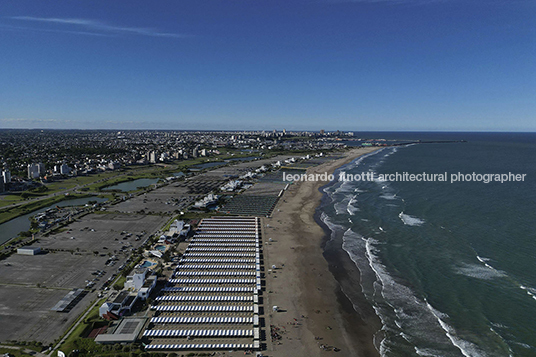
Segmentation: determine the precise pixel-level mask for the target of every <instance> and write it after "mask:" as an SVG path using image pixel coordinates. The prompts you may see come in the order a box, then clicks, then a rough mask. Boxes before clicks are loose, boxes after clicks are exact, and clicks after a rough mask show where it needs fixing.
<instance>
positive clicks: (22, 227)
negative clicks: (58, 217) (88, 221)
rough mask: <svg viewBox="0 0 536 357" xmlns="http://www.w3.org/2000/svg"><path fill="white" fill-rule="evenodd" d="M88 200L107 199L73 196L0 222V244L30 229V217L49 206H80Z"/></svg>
mask: <svg viewBox="0 0 536 357" xmlns="http://www.w3.org/2000/svg"><path fill="white" fill-rule="evenodd" d="M89 201H97V202H98V203H101V202H105V201H107V199H106V198H100V197H84V198H75V199H73V200H65V201H61V202H58V203H54V204H52V205H50V206H47V207H44V208H40V209H38V210H35V211H33V212H30V213H27V214H25V215H23V216H19V217H17V218H14V219H12V220H11V221H7V222H5V223H2V224H0V244H3V243H5V242H7V241H8V240H10V239H12V238H15V237H16V236H18V235H19V233H20V232H24V231H27V230H29V229H30V217H31V216H35V215H36V214H38V213H41V212H45V211H46V210H47V209H49V208H54V207H56V206H58V207H68V206H81V205H85V204H86V203H88V202H89Z"/></svg>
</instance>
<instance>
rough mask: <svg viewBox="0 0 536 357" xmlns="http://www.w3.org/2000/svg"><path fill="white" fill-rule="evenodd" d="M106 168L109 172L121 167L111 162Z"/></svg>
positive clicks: (115, 162)
mask: <svg viewBox="0 0 536 357" xmlns="http://www.w3.org/2000/svg"><path fill="white" fill-rule="evenodd" d="M108 167H109V168H110V170H117V169H119V168H120V167H121V164H120V163H118V162H117V161H112V162H110V163H109V164H108Z"/></svg>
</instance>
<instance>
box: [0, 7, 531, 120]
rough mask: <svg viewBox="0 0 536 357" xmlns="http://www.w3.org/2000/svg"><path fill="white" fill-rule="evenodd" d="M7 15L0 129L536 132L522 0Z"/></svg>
mask: <svg viewBox="0 0 536 357" xmlns="http://www.w3.org/2000/svg"><path fill="white" fill-rule="evenodd" d="M0 10H1V13H2V16H1V17H0V46H1V47H2V48H3V49H4V51H3V53H4V54H3V56H2V57H1V58H0V66H1V67H2V68H3V70H2V71H1V72H0V81H1V82H2V83H3V84H4V85H3V86H2V87H1V88H2V89H0V108H2V110H1V111H0V128H39V129H114V130H115V129H118V130H121V129H123V130H126V129H142V130H143V129H159V130H161V129H170V130H196V129H199V130H269V131H270V130H273V129H278V130H282V129H283V128H285V129H287V130H316V131H318V130H321V129H325V130H330V131H331V130H344V131H357V130H360V131H398V130H402V131H435V130H437V131H536V124H535V123H534V120H533V117H534V113H535V112H536V104H535V103H536V101H535V100H534V99H535V98H534V93H535V90H536V71H535V70H534V69H535V68H534V61H533V58H534V55H535V52H536V51H535V49H536V36H535V25H534V22H533V18H534V15H535V14H536V11H535V10H536V5H535V4H534V3H533V2H530V1H525V0H519V1H492V2H486V3H485V4H484V3H483V2H481V1H461V0H443V1H428V2H427V1H421V0H396V1H395V0H354V1H332V0H324V1H314V2H312V1H287V2H282V1H269V2H268V1H257V2H250V1H234V2H223V1H196V2H195V3H189V2H185V1H180V2H172V1H160V2H158V3H156V4H154V3H151V4H149V3H146V2H138V1H136V2H128V3H126V2H115V3H113V4H110V3H109V2H103V1H97V2H91V3H89V2H87V3H86V2H77V3H67V2H66V3H55V4H45V3H36V2H32V1H19V2H16V3H11V2H0Z"/></svg>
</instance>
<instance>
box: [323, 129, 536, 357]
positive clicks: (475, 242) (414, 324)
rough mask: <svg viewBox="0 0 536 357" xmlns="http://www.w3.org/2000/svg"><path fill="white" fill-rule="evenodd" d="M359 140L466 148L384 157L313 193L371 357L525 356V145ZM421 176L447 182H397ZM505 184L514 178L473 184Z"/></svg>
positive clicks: (534, 244) (528, 190) (529, 328)
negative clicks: (350, 274)
mask: <svg viewBox="0 0 536 357" xmlns="http://www.w3.org/2000/svg"><path fill="white" fill-rule="evenodd" d="M356 135H360V134H356ZM369 136H370V137H376V138H379V137H384V138H387V139H400V140H406V139H421V140H466V141H467V142H456V143H430V144H424V143H423V144H413V145H407V146H399V147H385V148H383V149H381V150H379V151H375V152H373V153H371V154H368V155H366V156H362V157H360V158H358V159H357V160H355V161H354V162H352V163H350V164H348V165H346V166H344V167H342V168H340V169H339V170H337V171H336V172H335V174H334V176H335V178H336V179H335V181H334V182H332V183H330V184H329V185H327V186H324V187H323V188H322V191H323V192H324V194H325V196H324V199H323V200H322V204H321V206H320V207H319V217H320V219H321V220H322V221H323V222H324V223H325V224H326V226H328V227H329V229H330V230H331V237H330V239H331V244H332V245H333V244H338V245H339V246H338V247H337V248H338V249H343V250H344V251H345V252H347V254H348V256H349V257H350V258H351V259H352V261H353V262H354V263H355V265H356V267H357V268H358V269H359V272H360V287H359V289H360V290H361V291H362V293H363V294H364V295H365V297H366V299H367V300H368V302H369V303H370V304H371V305H372V307H373V308H374V311H375V312H376V314H377V315H378V317H379V318H380V320H381V323H382V326H383V327H382V329H381V331H379V332H378V333H377V335H376V343H377V345H378V348H379V350H380V354H381V355H382V356H536V230H535V226H536V134H533V133H531V134H521V133H440V134H439V133H374V134H372V133H371V134H369ZM341 172H344V173H345V174H346V175H352V177H354V178H355V177H357V175H359V177H360V178H363V177H365V178H366V176H364V174H367V173H369V177H368V178H370V177H371V176H373V177H372V178H373V180H370V179H364V180H363V179H360V180H359V181H358V180H354V181H348V180H346V181H339V180H337V178H338V177H339V175H340V173H341ZM396 173H399V174H403V173H406V174H407V175H406V180H399V181H393V180H385V178H389V176H386V177H385V175H391V178H395V174H396ZM423 173H425V174H437V175H436V176H435V178H436V179H438V178H439V177H440V174H441V175H443V176H446V178H447V180H446V181H439V180H436V181H431V178H432V177H434V176H427V178H428V179H429V181H426V182H424V181H420V182H418V181H409V175H410V174H423ZM473 173H475V175H474V176H473V175H472V174H473ZM509 173H511V174H519V175H522V174H525V176H524V177H523V181H520V180H518V181H512V180H511V179H512V177H514V178H515V176H512V175H510V176H509V177H510V181H506V182H502V183H501V182H496V181H493V182H488V183H485V182H484V179H485V178H486V177H488V178H494V177H495V178H500V176H478V174H494V175H495V174H506V175H508V174H509ZM462 174H463V177H464V178H466V179H470V181H467V180H466V181H463V182H460V181H459V179H460V178H461V176H460V175H462ZM467 174H469V175H470V176H466V175H467ZM380 175H384V177H380ZM453 177H457V178H458V181H456V182H451V179H452V178H453ZM503 177H508V176H503ZM382 178H383V179H384V180H382ZM399 178H400V176H399ZM479 178H480V179H479ZM517 178H518V179H520V178H521V176H517ZM478 179H479V180H478ZM334 242H338V243H334ZM328 245H329V242H328ZM331 248H332V249H333V246H332V247H331ZM348 297H349V298H350V299H352V296H348Z"/></svg>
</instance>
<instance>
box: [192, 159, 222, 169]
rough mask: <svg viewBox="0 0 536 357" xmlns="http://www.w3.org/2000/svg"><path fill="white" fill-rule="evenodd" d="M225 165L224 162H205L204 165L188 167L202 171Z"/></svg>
mask: <svg viewBox="0 0 536 357" xmlns="http://www.w3.org/2000/svg"><path fill="white" fill-rule="evenodd" d="M226 164H227V163H226V162H225V161H213V162H205V163H204V164H198V165H192V166H190V169H193V170H203V169H208V168H210V167H217V166H222V165H226Z"/></svg>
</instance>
